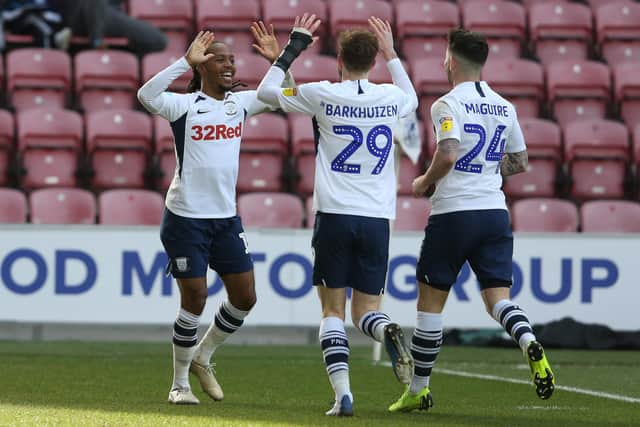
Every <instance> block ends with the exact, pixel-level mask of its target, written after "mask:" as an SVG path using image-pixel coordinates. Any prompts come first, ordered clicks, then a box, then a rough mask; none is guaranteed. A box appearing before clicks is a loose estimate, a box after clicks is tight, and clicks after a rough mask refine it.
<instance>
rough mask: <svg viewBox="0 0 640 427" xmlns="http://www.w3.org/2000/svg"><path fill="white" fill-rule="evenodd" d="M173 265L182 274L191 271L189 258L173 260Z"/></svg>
mask: <svg viewBox="0 0 640 427" xmlns="http://www.w3.org/2000/svg"><path fill="white" fill-rule="evenodd" d="M173 264H174V266H175V268H176V270H177V271H178V272H180V273H184V272H186V271H189V258H187V257H184V256H183V257H178V258H175V259H174V260H173Z"/></svg>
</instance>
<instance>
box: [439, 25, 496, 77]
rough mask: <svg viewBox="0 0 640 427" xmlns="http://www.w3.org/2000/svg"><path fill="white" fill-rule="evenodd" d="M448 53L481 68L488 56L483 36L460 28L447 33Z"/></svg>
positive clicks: (487, 45) (486, 44) (485, 40)
mask: <svg viewBox="0 0 640 427" xmlns="http://www.w3.org/2000/svg"><path fill="white" fill-rule="evenodd" d="M447 40H448V41H449V51H451V53H453V54H455V55H457V56H460V57H462V59H466V60H467V61H469V62H471V63H473V64H476V65H479V66H481V67H482V66H483V65H484V63H485V62H487V57H488V56H489V44H488V43H487V38H486V37H485V36H484V34H480V33H474V32H473V31H468V30H465V29H462V28H455V29H453V30H450V31H449V35H448V37H447Z"/></svg>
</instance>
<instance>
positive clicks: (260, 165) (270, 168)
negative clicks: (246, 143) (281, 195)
mask: <svg viewBox="0 0 640 427" xmlns="http://www.w3.org/2000/svg"><path fill="white" fill-rule="evenodd" d="M283 170H284V159H283V157H282V156H281V155H279V154H272V153H247V152H242V151H241V152H240V167H239V173H238V184H237V191H238V192H239V193H246V192H250V191H281V190H282V189H283V183H282V181H283V180H282V176H283Z"/></svg>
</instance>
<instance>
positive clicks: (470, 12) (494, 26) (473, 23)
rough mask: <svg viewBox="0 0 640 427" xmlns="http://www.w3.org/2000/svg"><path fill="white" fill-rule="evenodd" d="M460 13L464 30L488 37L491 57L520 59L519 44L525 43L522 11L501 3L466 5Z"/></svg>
mask: <svg viewBox="0 0 640 427" xmlns="http://www.w3.org/2000/svg"><path fill="white" fill-rule="evenodd" d="M461 9H462V23H463V26H464V28H466V29H468V30H472V31H477V32H481V33H483V34H484V35H486V36H487V39H488V41H489V48H490V52H491V53H490V56H492V57H494V58H515V57H519V56H520V51H521V49H522V42H523V41H524V40H525V39H526V32H525V30H526V18H525V10H524V7H522V6H521V5H519V4H517V3H513V2H508V1H502V0H490V1H488V0H479V1H473V2H468V3H465V4H464V5H463V6H462V7H461Z"/></svg>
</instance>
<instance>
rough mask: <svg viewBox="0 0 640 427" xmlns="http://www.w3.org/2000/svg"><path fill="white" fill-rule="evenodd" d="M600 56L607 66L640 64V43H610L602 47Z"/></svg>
mask: <svg viewBox="0 0 640 427" xmlns="http://www.w3.org/2000/svg"><path fill="white" fill-rule="evenodd" d="M601 55H602V57H603V58H604V60H605V61H607V64H610V65H616V64H622V63H624V62H640V41H612V42H608V43H605V44H604V45H603V46H602V50H601Z"/></svg>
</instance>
